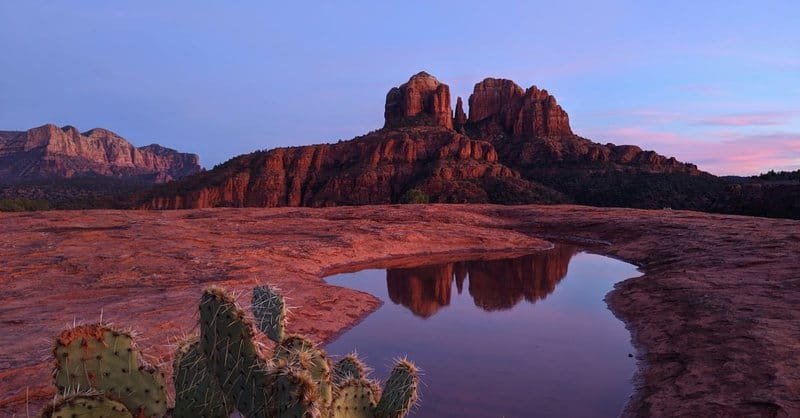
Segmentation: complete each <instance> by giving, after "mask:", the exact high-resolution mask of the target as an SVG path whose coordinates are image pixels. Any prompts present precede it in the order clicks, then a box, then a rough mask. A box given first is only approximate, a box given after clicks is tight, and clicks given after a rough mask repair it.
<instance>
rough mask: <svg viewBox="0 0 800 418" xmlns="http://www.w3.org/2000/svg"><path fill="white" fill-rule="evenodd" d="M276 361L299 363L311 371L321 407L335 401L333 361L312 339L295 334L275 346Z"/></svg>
mask: <svg viewBox="0 0 800 418" xmlns="http://www.w3.org/2000/svg"><path fill="white" fill-rule="evenodd" d="M273 358H274V360H275V361H278V362H280V361H283V362H286V363H297V364H298V365H299V366H300V367H301V368H303V369H305V370H308V371H309V372H310V373H311V378H312V379H313V380H314V383H315V384H316V388H317V398H318V401H319V402H318V403H319V405H320V408H323V409H325V408H328V407H329V406H330V404H331V402H332V401H333V384H332V383H331V363H330V360H329V359H328V356H327V354H325V351H324V350H322V349H320V348H319V347H317V346H316V345H315V344H314V343H313V342H311V341H310V340H308V339H306V338H304V337H301V336H298V335H293V336H290V337H288V338H286V339H284V340H283V341H281V343H280V344H278V346H276V347H275V352H274V353H273Z"/></svg>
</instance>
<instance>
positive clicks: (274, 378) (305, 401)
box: [267, 364, 321, 418]
mask: <svg viewBox="0 0 800 418" xmlns="http://www.w3.org/2000/svg"><path fill="white" fill-rule="evenodd" d="M320 415H321V413H320V408H319V405H318V403H317V395H316V388H315V384H314V381H313V379H312V378H311V373H309V372H308V371H307V370H303V369H301V368H299V367H297V365H295V364H283V365H278V366H277V367H276V368H275V369H274V370H273V371H272V372H271V379H270V385H269V407H268V411H267V416H269V417H276V418H319V417H320Z"/></svg>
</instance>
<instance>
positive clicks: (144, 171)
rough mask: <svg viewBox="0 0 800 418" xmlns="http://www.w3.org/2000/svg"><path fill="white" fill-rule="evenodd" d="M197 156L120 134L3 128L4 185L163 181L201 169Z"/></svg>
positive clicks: (0, 180)
mask: <svg viewBox="0 0 800 418" xmlns="http://www.w3.org/2000/svg"><path fill="white" fill-rule="evenodd" d="M198 161H199V158H198V156H197V155H195V154H186V153H181V152H178V151H175V150H172V149H169V148H164V147H162V146H160V145H156V144H153V145H148V146H145V147H140V148H137V147H135V146H133V145H131V144H130V143H129V142H128V141H126V140H125V139H124V138H122V137H120V136H119V135H117V134H115V133H114V132H111V131H108V130H105V129H100V128H95V129H92V130H90V131H87V132H83V133H81V132H79V131H78V130H77V129H75V128H74V127H72V126H65V127H63V128H59V127H57V126H55V125H50V124H48V125H44V126H40V127H38V128H33V129H29V130H27V131H0V184H13V183H19V182H26V181H32V180H38V179H53V178H65V179H70V178H76V177H82V176H101V177H112V178H118V179H135V180H137V181H142V182H149V183H163V182H166V181H170V180H174V179H178V178H181V177H185V176H188V175H191V174H195V173H198V172H199V171H200V170H201V168H200V165H199V164H198Z"/></svg>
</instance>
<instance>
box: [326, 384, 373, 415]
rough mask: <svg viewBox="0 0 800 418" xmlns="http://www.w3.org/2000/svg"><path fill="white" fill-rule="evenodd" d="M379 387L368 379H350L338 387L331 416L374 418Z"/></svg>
mask: <svg viewBox="0 0 800 418" xmlns="http://www.w3.org/2000/svg"><path fill="white" fill-rule="evenodd" d="M376 393H378V389H377V388H376V387H375V385H374V384H373V383H372V382H370V381H368V380H367V379H349V380H347V381H345V382H343V383H342V384H341V385H339V386H338V387H337V388H336V393H335V394H334V397H333V404H332V405H331V408H330V418H373V417H374V416H375V406H376V405H377V402H376V401H375V394H376Z"/></svg>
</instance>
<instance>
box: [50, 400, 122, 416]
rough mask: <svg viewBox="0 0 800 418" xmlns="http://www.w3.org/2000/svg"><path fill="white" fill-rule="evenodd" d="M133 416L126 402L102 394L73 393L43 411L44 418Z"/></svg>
mask: <svg viewBox="0 0 800 418" xmlns="http://www.w3.org/2000/svg"><path fill="white" fill-rule="evenodd" d="M72 417H81V418H133V415H131V412H130V411H129V410H128V408H126V407H125V405H124V404H122V403H121V402H117V401H112V400H111V399H108V398H105V397H103V396H100V395H71V396H68V397H66V398H63V399H61V400H59V401H58V402H56V403H55V404H54V405H51V406H50V407H48V408H47V409H45V410H44V412H42V418H72Z"/></svg>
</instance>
